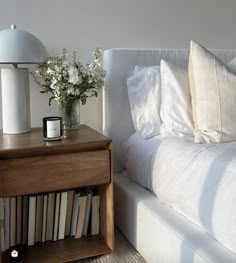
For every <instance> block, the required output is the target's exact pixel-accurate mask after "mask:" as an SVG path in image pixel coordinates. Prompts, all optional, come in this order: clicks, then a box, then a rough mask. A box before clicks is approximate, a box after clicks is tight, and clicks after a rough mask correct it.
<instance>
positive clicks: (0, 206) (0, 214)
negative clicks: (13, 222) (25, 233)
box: [0, 198, 6, 252]
mask: <svg viewBox="0 0 236 263" xmlns="http://www.w3.org/2000/svg"><path fill="white" fill-rule="evenodd" d="M0 235H1V252H4V251H5V250H6V247H5V229H4V203H3V199H2V198H0Z"/></svg>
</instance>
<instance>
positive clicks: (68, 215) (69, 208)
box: [65, 191, 75, 236]
mask: <svg viewBox="0 0 236 263" xmlns="http://www.w3.org/2000/svg"><path fill="white" fill-rule="evenodd" d="M74 193H75V191H69V192H68V195H67V211H66V230H65V236H69V235H70V233H71V222H72V210H73V201H74Z"/></svg>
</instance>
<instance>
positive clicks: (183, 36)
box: [0, 0, 236, 130]
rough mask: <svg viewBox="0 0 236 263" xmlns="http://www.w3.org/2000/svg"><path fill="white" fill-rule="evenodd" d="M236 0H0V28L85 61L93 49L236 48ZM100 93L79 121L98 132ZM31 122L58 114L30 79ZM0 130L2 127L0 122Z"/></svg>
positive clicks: (35, 124) (87, 106)
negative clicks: (192, 45) (194, 42)
mask: <svg viewBox="0 0 236 263" xmlns="http://www.w3.org/2000/svg"><path fill="white" fill-rule="evenodd" d="M235 10H236V1H235V0H224V1H222V0H116V1H115V0H38V1H36V0H7V1H6V0H0V30H2V29H5V28H8V27H9V26H10V25H11V24H12V23H15V24H17V26H18V27H19V28H21V29H23V30H26V31H29V32H32V33H33V34H35V35H36V36H37V37H38V38H39V39H40V40H41V41H42V42H43V43H44V44H45V45H46V47H47V49H48V51H49V53H50V54H51V55H56V54H59V53H60V52H61V50H62V48H63V47H66V48H67V49H68V50H69V51H73V50H76V51H78V52H79V56H80V58H81V59H82V61H84V62H86V63H87V62H90V56H91V53H92V51H93V50H94V49H95V47H97V46H99V47H101V48H103V49H107V48H113V47H136V48H137V47H142V48H152V47H153V48H187V47H188V46H189V40H190V39H194V40H197V41H198V42H201V43H202V44H204V45H206V46H207V47H209V48H236V30H235V25H236V15H235ZM101 109H102V106H101V96H100V97H99V98H98V99H96V98H95V99H91V100H90V101H89V102H88V103H87V104H86V106H83V107H82V114H81V121H82V123H86V124H88V125H90V126H91V127H93V128H95V129H98V130H101V116H102V114H101ZM31 112H32V113H31V115H32V126H34V127H35V126H41V119H42V117H44V116H50V115H54V114H57V105H56V104H55V103H54V104H53V105H52V106H51V107H49V106H48V100H47V97H46V96H45V95H41V94H39V88H38V87H37V86H36V85H35V83H33V82H31ZM0 128H1V126H0Z"/></svg>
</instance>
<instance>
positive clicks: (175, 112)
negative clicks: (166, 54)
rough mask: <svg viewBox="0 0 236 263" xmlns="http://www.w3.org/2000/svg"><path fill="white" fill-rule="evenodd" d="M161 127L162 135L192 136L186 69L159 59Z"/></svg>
mask: <svg viewBox="0 0 236 263" xmlns="http://www.w3.org/2000/svg"><path fill="white" fill-rule="evenodd" d="M160 116H161V121H162V124H161V128H160V133H161V134H162V135H164V136H167V135H171V136H179V137H183V136H187V137H191V138H193V119H192V106H191V95H190V88H189V80H188V71H186V70H184V69H182V68H180V67H178V66H175V65H173V64H171V63H169V62H167V61H165V60H162V61H161V108H160Z"/></svg>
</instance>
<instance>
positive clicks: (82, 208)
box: [75, 194, 87, 238]
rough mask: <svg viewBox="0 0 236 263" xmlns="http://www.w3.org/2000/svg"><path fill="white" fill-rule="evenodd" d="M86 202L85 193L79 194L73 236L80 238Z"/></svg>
mask: <svg viewBox="0 0 236 263" xmlns="http://www.w3.org/2000/svg"><path fill="white" fill-rule="evenodd" d="M86 203H87V194H81V195H80V196H79V211H78V219H77V226H76V233H75V238H80V237H81V236H82V234H83V227H84V219H85V212H86Z"/></svg>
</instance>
